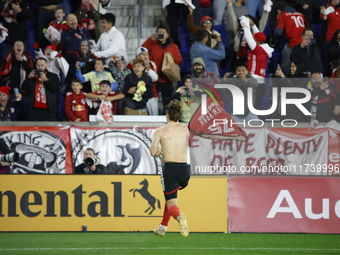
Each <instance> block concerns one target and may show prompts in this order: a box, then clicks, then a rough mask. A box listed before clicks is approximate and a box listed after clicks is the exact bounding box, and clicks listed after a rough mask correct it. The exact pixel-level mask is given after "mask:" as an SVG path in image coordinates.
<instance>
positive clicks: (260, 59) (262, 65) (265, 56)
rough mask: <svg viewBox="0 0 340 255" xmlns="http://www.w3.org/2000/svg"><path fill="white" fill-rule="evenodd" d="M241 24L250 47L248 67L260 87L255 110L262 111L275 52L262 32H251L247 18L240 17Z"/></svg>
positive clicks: (257, 90) (257, 91) (257, 92)
mask: <svg viewBox="0 0 340 255" xmlns="http://www.w3.org/2000/svg"><path fill="white" fill-rule="evenodd" d="M240 24H241V26H242V28H243V32H244V37H245V39H246V42H247V44H248V46H249V49H250V51H248V61H247V66H248V68H249V72H250V73H251V74H252V76H253V77H254V78H255V79H256V80H257V83H258V87H257V89H256V98H255V105H254V107H255V109H257V110H262V99H263V96H264V95H265V93H266V86H265V80H264V79H265V77H266V70H267V64H268V60H269V58H271V56H272V52H273V51H274V49H273V48H271V47H270V46H269V45H268V44H267V43H266V36H265V34H263V33H261V32H257V33H254V36H253V35H252V33H251V32H250V20H249V18H247V17H246V16H241V17H240ZM255 32H256V31H255Z"/></svg>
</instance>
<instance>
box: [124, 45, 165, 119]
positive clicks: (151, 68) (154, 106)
mask: <svg viewBox="0 0 340 255" xmlns="http://www.w3.org/2000/svg"><path fill="white" fill-rule="evenodd" d="M136 58H138V59H141V60H143V61H144V63H145V72H146V73H147V75H148V76H149V77H150V78H151V80H152V98H150V99H149V100H148V102H147V103H146V108H147V110H148V113H149V115H158V93H157V89H156V81H157V80H158V74H157V72H156V71H157V66H156V64H155V62H153V61H150V58H149V51H148V49H147V48H145V47H139V48H137V49H136ZM127 67H128V68H131V69H132V64H131V63H130V64H129V65H128V66H127Z"/></svg>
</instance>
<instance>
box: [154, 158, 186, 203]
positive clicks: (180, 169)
mask: <svg viewBox="0 0 340 255" xmlns="http://www.w3.org/2000/svg"><path fill="white" fill-rule="evenodd" d="M189 179H190V165H189V164H187V163H169V162H168V163H165V164H164V166H163V175H162V177H161V182H162V186H163V191H164V194H165V199H166V200H169V199H172V198H177V190H180V189H184V188H185V187H186V186H187V185H188V182H189Z"/></svg>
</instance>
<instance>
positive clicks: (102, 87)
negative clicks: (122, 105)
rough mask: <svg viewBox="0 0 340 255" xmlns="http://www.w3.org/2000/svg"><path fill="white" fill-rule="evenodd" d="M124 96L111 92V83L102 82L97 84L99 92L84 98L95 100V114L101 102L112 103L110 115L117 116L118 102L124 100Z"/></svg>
mask: <svg viewBox="0 0 340 255" xmlns="http://www.w3.org/2000/svg"><path fill="white" fill-rule="evenodd" d="M124 97H125V95H124V94H122V93H118V92H116V91H112V90H111V82H110V81H108V80H102V81H101V82H100V83H99V91H96V92H93V93H88V94H86V98H89V99H91V100H96V99H97V102H98V106H97V107H96V112H97V111H98V109H99V106H100V102H101V100H105V101H111V103H112V113H113V114H114V115H117V106H118V100H119V99H122V98H124Z"/></svg>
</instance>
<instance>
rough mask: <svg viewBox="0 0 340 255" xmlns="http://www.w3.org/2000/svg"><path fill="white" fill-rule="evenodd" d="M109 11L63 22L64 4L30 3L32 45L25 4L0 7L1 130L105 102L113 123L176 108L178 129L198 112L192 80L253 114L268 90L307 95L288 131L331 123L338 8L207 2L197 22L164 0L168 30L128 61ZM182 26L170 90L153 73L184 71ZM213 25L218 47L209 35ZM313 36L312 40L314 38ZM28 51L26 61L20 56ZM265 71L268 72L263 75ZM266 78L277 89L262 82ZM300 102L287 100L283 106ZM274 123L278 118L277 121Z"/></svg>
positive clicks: (266, 0) (84, 6)
mask: <svg viewBox="0 0 340 255" xmlns="http://www.w3.org/2000/svg"><path fill="white" fill-rule="evenodd" d="M109 2H110V1H107V0H106V1H104V0H100V1H99V0H82V1H81V3H79V4H78V6H77V5H75V6H72V7H73V10H71V12H70V13H68V14H67V13H66V11H65V10H64V8H62V3H63V1H60V0H50V1H48V0H45V1H43V0H38V1H37V4H38V15H37V17H36V19H37V27H38V29H37V38H36V42H35V43H34V45H30V44H29V40H28V26H27V25H28V21H29V20H30V19H33V18H34V17H33V16H32V11H31V6H30V2H29V1H25V0H21V1H20V0H15V1H14V0H5V1H2V2H1V3H0V10H1V12H0V22H1V23H2V24H1V26H0V31H1V35H0V41H1V49H2V55H3V59H2V67H1V70H0V82H1V83H0V121H26V120H28V121H72V122H80V121H88V120H89V114H97V113H98V111H99V109H101V107H102V105H103V104H102V102H103V101H105V102H110V104H109V107H111V112H112V113H113V114H134V113H135V111H136V110H143V111H144V112H147V113H148V114H149V115H158V114H164V113H165V112H164V109H165V105H167V104H168V103H169V102H170V100H171V99H173V98H177V99H179V100H180V101H181V102H182V105H183V106H184V107H183V108H184V112H185V114H184V115H183V119H182V120H183V121H185V122H187V121H188V120H189V119H190V106H192V107H194V108H195V107H197V105H199V103H200V102H199V97H198V96H197V94H196V93H195V86H194V85H193V79H198V78H200V79H205V80H208V81H212V82H213V83H225V82H229V83H231V84H234V85H236V86H238V87H239V88H241V90H242V91H243V92H244V93H245V94H247V88H248V87H251V88H252V94H251V95H248V97H251V98H252V100H253V102H254V107H255V108H256V109H259V110H261V109H266V107H267V106H266V104H265V100H266V99H265V97H266V93H267V95H268V91H269V89H268V88H269V87H270V86H272V87H277V88H279V91H280V88H282V87H299V88H306V89H309V90H310V91H311V95H312V99H311V100H310V102H309V103H307V104H306V107H307V108H308V109H309V110H310V111H311V113H312V117H307V116H305V115H303V116H302V115H301V114H298V113H299V111H298V110H296V109H295V108H292V109H289V110H288V112H289V114H290V115H292V116H290V117H291V118H293V119H296V120H297V121H310V120H312V121H314V123H315V121H317V122H329V121H331V120H336V118H337V117H336V115H338V114H339V113H340V96H339V92H340V82H339V81H338V79H337V78H339V77H340V71H338V70H340V65H339V59H340V3H339V0H329V1H316V0H315V1H313V0H290V1H288V0H287V1H275V0H272V1H271V0H258V1H255V0H251V1H250V0H248V1H246V0H234V1H233V0H214V1H211V6H210V7H209V6H203V8H211V10H212V16H211V17H210V16H206V15H204V16H202V17H200V16H199V15H200V14H199V12H197V10H196V9H195V6H194V5H193V4H191V1H167V0H163V7H164V8H166V9H167V21H168V25H165V24H161V25H160V26H159V27H158V28H157V29H156V31H155V33H154V34H152V35H151V36H150V37H149V38H148V39H147V40H146V41H145V42H143V44H142V45H140V47H138V48H137V49H136V56H135V59H133V60H132V59H130V60H129V59H128V56H127V53H126V43H125V38H124V35H123V34H122V33H121V32H120V31H119V29H117V28H116V27H115V23H116V17H115V15H114V14H113V13H109V12H106V13H105V11H104V12H102V10H103V8H105V6H106V5H107V4H109ZM188 2H189V3H190V4H188ZM205 2H209V1H205ZM192 3H195V1H192ZM111 5H113V6H114V2H112V3H111ZM197 7H198V6H197ZM273 17H274V18H273ZM181 18H182V20H183V22H185V25H186V26H187V29H188V31H189V33H191V34H192V36H193V38H194V40H193V41H192V42H191V45H190V58H191V61H190V62H191V65H190V69H191V70H192V73H191V74H187V73H182V76H185V77H184V78H183V79H182V81H180V82H179V83H178V85H179V86H174V84H176V85H177V82H176V83H174V82H173V81H172V80H171V79H170V78H169V77H168V76H167V75H165V73H164V72H163V71H162V68H163V59H164V56H165V55H166V54H167V53H170V54H171V56H172V58H173V61H174V63H176V64H177V65H180V64H181V63H182V61H183V57H182V55H181V51H180V49H181V47H182V45H181V44H182V42H181V40H180V36H179V33H178V31H179V29H178V26H179V22H178V21H179V20H181ZM272 19H274V20H275V25H271V20H272ZM197 20H198V22H197ZM214 23H215V26H214ZM221 24H222V26H223V27H224V28H225V30H226V31H225V32H226V34H227V37H228V41H227V42H225V41H223V40H222V36H221V33H220V32H218V31H217V29H216V28H217V27H221ZM316 27H318V28H319V29H318V31H314V30H313V29H314V28H316ZM31 48H32V49H33V48H34V55H35V56H34V57H32V56H31V55H30V54H29V52H30V49H31ZM226 59H228V62H229V63H230V66H228V70H226V72H225V70H224V71H223V70H222V69H223V68H222V65H223V64H222V62H225V60H226ZM269 63H274V64H275V65H274V66H273V65H272V66H271V68H273V71H272V72H270V71H269V70H270V67H269ZM270 73H272V74H270ZM325 77H330V78H331V79H326V78H325ZM266 78H276V79H272V80H273V81H271V82H268V80H269V79H266ZM159 95H160V96H161V100H159V98H158V96H159ZM225 96H226V97H225V98H222V99H223V100H224V103H225V108H226V110H227V111H228V112H230V113H231V114H232V109H230V105H231V101H232V98H231V97H230V94H228V93H227V95H225ZM301 96H304V95H299V94H298V93H296V94H291V95H290V98H293V99H294V98H296V99H299V98H300V97H301ZM159 102H162V106H161V107H160V109H159V105H160V104H159ZM194 105H196V106H194ZM293 106H294V105H292V107H293ZM275 114H277V115H278V118H280V113H279V112H276V113H275ZM233 117H234V118H235V119H237V120H242V119H254V118H255V119H256V118H258V116H255V115H254V114H252V113H251V112H250V111H249V109H248V107H247V106H246V111H245V115H243V116H233ZM285 118H287V116H285Z"/></svg>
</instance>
